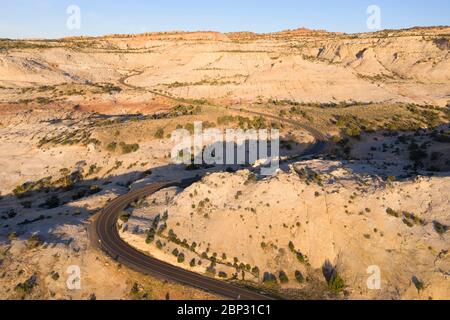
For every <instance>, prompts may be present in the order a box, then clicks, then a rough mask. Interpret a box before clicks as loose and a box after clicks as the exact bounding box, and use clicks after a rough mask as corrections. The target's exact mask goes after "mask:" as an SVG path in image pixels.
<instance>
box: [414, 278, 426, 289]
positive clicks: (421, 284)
mask: <svg viewBox="0 0 450 320" xmlns="http://www.w3.org/2000/svg"><path fill="white" fill-rule="evenodd" d="M412 283H414V286H415V287H416V289H417V291H418V292H419V293H420V292H421V291H423V290H424V289H425V283H424V282H423V281H421V280H419V278H417V277H416V276H414V277H412Z"/></svg>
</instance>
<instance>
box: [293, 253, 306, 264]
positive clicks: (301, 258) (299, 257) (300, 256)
mask: <svg viewBox="0 0 450 320" xmlns="http://www.w3.org/2000/svg"><path fill="white" fill-rule="evenodd" d="M295 256H296V257H297V260H298V261H299V262H300V263H305V262H306V259H305V256H304V255H303V254H302V253H301V252H300V251H297V253H296V254H295Z"/></svg>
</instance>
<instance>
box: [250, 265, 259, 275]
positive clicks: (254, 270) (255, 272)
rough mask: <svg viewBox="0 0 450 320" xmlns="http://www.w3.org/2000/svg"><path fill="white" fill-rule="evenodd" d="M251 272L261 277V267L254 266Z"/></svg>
mask: <svg viewBox="0 0 450 320" xmlns="http://www.w3.org/2000/svg"><path fill="white" fill-rule="evenodd" d="M251 272H252V274H253V275H254V276H255V277H259V268H258V267H253V269H252V271H251Z"/></svg>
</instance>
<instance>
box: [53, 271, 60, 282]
mask: <svg viewBox="0 0 450 320" xmlns="http://www.w3.org/2000/svg"><path fill="white" fill-rule="evenodd" d="M51 277H52V279H53V280H54V281H58V279H59V273H58V272H55V271H52V272H51Z"/></svg>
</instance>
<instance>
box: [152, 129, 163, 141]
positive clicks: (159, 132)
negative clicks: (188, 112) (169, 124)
mask: <svg viewBox="0 0 450 320" xmlns="http://www.w3.org/2000/svg"><path fill="white" fill-rule="evenodd" d="M154 137H155V138H156V139H162V138H164V129H163V128H158V129H157V130H156V132H155V135H154Z"/></svg>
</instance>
